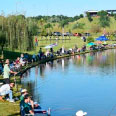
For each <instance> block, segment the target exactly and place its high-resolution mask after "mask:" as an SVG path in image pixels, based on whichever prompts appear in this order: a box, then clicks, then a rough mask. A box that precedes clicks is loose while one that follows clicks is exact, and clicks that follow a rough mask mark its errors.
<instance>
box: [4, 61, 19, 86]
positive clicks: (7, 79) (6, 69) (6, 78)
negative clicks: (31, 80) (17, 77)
mask: <svg viewBox="0 0 116 116" xmlns="http://www.w3.org/2000/svg"><path fill="white" fill-rule="evenodd" d="M10 73H13V74H17V72H13V71H12V70H10V67H9V59H6V62H5V65H4V75H3V78H4V82H5V84H9V83H10Z"/></svg>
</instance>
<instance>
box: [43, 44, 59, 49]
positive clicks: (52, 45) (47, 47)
mask: <svg viewBox="0 0 116 116" xmlns="http://www.w3.org/2000/svg"><path fill="white" fill-rule="evenodd" d="M55 46H57V43H54V44H50V45H47V46H45V47H44V48H45V49H49V48H53V47H55Z"/></svg>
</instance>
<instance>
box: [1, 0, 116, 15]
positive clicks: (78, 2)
mask: <svg viewBox="0 0 116 116" xmlns="http://www.w3.org/2000/svg"><path fill="white" fill-rule="evenodd" d="M112 9H116V0H0V11H3V12H4V14H5V15H8V14H15V13H16V12H17V13H22V14H25V15H26V16H38V15H60V14H63V15H67V16H75V15H79V14H83V13H84V11H86V10H112Z"/></svg>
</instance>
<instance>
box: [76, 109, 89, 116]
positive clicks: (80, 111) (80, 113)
mask: <svg viewBox="0 0 116 116" xmlns="http://www.w3.org/2000/svg"><path fill="white" fill-rule="evenodd" d="M85 115H87V112H83V111H82V110H79V111H78V112H76V116H85Z"/></svg>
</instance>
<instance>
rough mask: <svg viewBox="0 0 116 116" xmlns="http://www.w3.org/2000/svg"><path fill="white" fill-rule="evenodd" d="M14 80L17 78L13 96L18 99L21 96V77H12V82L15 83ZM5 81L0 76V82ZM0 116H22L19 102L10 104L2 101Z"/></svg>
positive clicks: (0, 103)
mask: <svg viewBox="0 0 116 116" xmlns="http://www.w3.org/2000/svg"><path fill="white" fill-rule="evenodd" d="M14 78H16V83H17V84H16V85H17V86H15V87H14V88H13V96H14V98H15V97H18V98H19V96H20V92H19V91H20V88H21V87H22V86H21V83H20V77H19V76H16V77H14V76H13V77H11V82H14ZM2 80H3V77H2V76H0V81H2ZM0 116H20V108H19V101H16V102H14V103H10V102H8V101H0Z"/></svg>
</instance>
